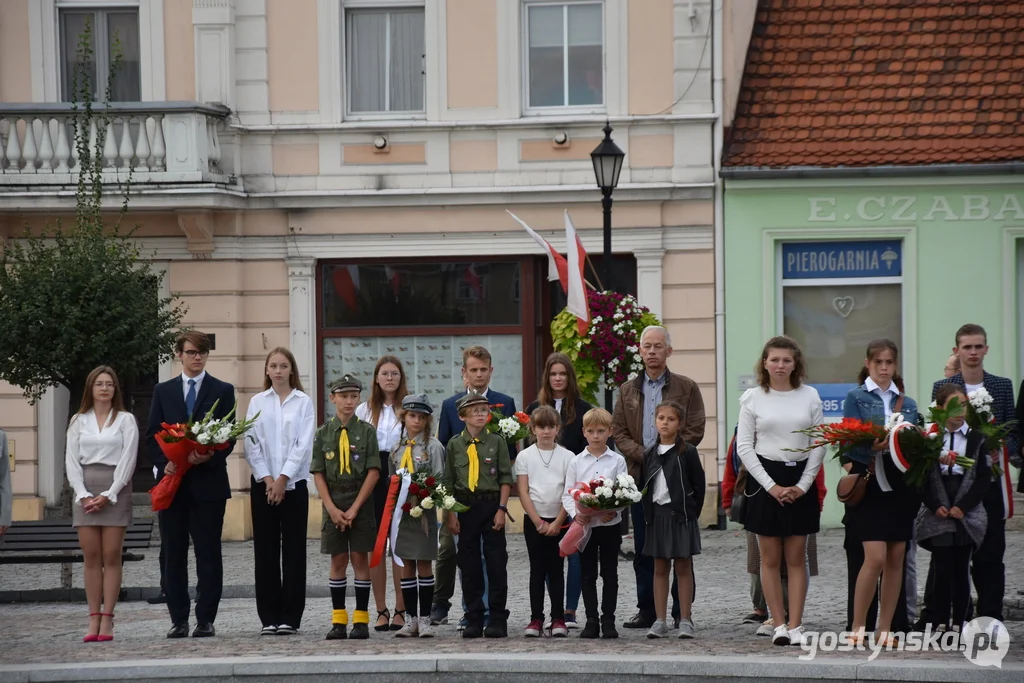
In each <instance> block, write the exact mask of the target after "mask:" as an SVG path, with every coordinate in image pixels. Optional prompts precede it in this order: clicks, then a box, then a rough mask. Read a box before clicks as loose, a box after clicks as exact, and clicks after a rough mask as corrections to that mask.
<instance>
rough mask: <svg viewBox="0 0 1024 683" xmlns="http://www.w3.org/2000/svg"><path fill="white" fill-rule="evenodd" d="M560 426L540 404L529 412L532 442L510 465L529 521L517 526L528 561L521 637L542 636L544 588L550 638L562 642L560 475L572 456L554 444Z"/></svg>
mask: <svg viewBox="0 0 1024 683" xmlns="http://www.w3.org/2000/svg"><path fill="white" fill-rule="evenodd" d="M561 426H562V420H561V417H560V416H559V414H558V411H556V410H555V409H554V408H552V407H551V406H547V405H542V406H540V407H539V408H537V409H536V410H534V411H533V412H532V413H530V433H531V434H533V436H534V438H536V439H537V443H535V444H534V445H532V446H530V447H529V448H527V449H525V450H523V452H521V453H520V454H519V456H518V457H517V458H516V462H515V473H516V487H517V490H518V494H519V502H520V503H522V505H523V511H524V512H525V513H526V516H527V517H529V520H528V521H527V522H525V523H524V524H523V534H524V535H525V537H526V552H527V554H528V555H529V557H530V623H529V624H528V625H527V627H526V631H525V632H524V635H525V636H526V637H527V638H539V637H540V636H541V635H543V628H544V584H545V583H546V584H547V586H548V593H549V595H550V597H551V635H552V636H554V637H556V638H565V637H566V636H567V635H568V634H569V631H568V629H567V627H566V624H565V572H564V568H565V563H564V561H563V560H562V556H561V555H560V554H559V550H558V542H559V541H560V540H561V539H562V536H564V535H565V529H564V528H563V525H564V523H565V518H566V512H565V508H564V507H562V493H563V492H564V491H565V488H566V485H567V483H566V480H565V476H566V473H567V472H568V471H569V463H571V462H572V460H573V458H575V457H576V455H575V454H574V453H573V452H572V451H570V450H569V449H567V448H565V447H563V446H560V445H558V444H557V443H555V438H556V437H557V436H558V430H559V429H560V428H561ZM570 483H571V484H575V483H576V482H570Z"/></svg>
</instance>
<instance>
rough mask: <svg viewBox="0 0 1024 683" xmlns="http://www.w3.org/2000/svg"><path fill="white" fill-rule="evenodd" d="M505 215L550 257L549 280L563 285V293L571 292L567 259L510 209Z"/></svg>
mask: <svg viewBox="0 0 1024 683" xmlns="http://www.w3.org/2000/svg"><path fill="white" fill-rule="evenodd" d="M505 213H507V214H508V215H509V216H512V218H513V219H514V220H515V222H516V223H519V225H521V226H523V230H525V231H526V232H527V234H528V235H529V236H530V237H532V238H533V241H534V242H536V243H537V244H538V245H540V248H541V249H543V250H544V251H545V252H546V253H547V255H548V280H550V281H551V282H554V281H555V280H558V281H559V282H561V283H562V291H564V292H568V291H569V264H568V262H567V261H566V260H565V257H564V256H562V255H561V254H559V253H558V250H557V249H555V248H554V247H553V246H551V243H550V242H548V241H547V240H546V239H544V238H543V237H541V236H540V235H538V234H537V232H536V231H535V230H534V229H533V228H531V227H530V226H529V225H527V224H526V221H524V220H523V219H522V218H520V217H519V216H517V215H515V214H514V213H512V212H511V211H509V210H508V209H505Z"/></svg>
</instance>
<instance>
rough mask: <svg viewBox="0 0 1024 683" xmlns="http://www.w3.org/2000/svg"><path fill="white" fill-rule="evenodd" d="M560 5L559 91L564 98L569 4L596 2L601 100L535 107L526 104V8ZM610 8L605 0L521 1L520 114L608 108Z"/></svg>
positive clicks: (592, 111)
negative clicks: (598, 24)
mask: <svg viewBox="0 0 1024 683" xmlns="http://www.w3.org/2000/svg"><path fill="white" fill-rule="evenodd" d="M545 5H546V6H556V7H564V8H565V10H564V12H563V21H562V40H563V42H562V49H563V55H562V69H563V71H562V77H563V83H562V88H563V92H564V93H565V94H566V98H565V99H566V101H568V100H569V98H568V89H569V81H568V78H567V72H568V60H569V21H568V17H569V14H568V8H569V5H600V7H601V94H602V97H603V99H604V102H603V103H601V104H599V105H596V104H587V105H577V106H573V105H566V106H556V107H535V106H532V105H531V104H530V19H529V17H530V8H531V7H543V6H545ZM609 10H610V8H609V7H608V3H607V2H606V0H528V1H527V2H524V3H523V6H522V14H521V18H520V26H521V27H522V29H521V30H520V67H519V69H520V73H521V74H522V81H521V92H520V97H522V102H523V114H524V115H525V116H552V115H555V116H565V115H571V114H603V113H605V112H607V111H608V100H609V96H608V89H609V88H608V80H609V78H608V77H609V73H608V47H609V40H608V12H609Z"/></svg>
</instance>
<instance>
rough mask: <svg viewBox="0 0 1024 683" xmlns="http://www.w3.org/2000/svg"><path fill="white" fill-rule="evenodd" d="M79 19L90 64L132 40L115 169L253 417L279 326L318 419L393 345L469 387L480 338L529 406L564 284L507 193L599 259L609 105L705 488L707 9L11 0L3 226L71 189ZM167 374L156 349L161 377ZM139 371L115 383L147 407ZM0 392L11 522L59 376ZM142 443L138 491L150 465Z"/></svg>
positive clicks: (233, 530) (63, 200) (436, 395)
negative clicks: (684, 388) (686, 382)
mask: <svg viewBox="0 0 1024 683" xmlns="http://www.w3.org/2000/svg"><path fill="white" fill-rule="evenodd" d="M716 5H719V3H716ZM719 9H720V5H719ZM87 16H91V17H92V21H93V24H94V26H95V27H96V28H95V30H94V35H95V40H96V45H95V47H96V53H97V55H98V57H97V66H96V72H97V74H98V76H97V79H96V80H97V81H98V83H99V85H101V86H102V85H104V84H105V80H106V77H105V76H103V74H104V73H106V66H105V65H106V63H107V62H108V60H109V59H110V54H111V45H112V44H113V42H114V41H115V40H116V41H117V42H118V43H119V44H120V47H121V50H122V54H123V58H122V59H123V62H122V63H123V68H122V69H121V70H120V71H119V72H118V74H117V75H116V76H115V82H114V83H112V84H111V89H112V91H113V92H114V93H115V97H114V99H117V100H119V102H118V103H117V104H116V105H115V107H114V108H115V109H116V110H117V114H118V116H117V118H116V119H115V121H114V123H113V124H112V126H111V128H110V129H109V130H108V141H107V145H106V147H105V149H104V157H105V159H106V160H107V161H108V170H107V174H108V176H109V178H110V179H111V180H115V179H117V178H118V177H124V175H125V173H126V167H127V166H128V165H133V166H134V168H135V171H134V173H133V179H132V182H133V187H132V198H131V203H130V210H129V213H128V217H127V220H128V221H129V222H131V223H132V224H137V225H138V226H139V230H138V232H137V235H138V239H139V240H140V242H141V246H142V248H143V250H144V252H145V253H150V254H153V261H152V263H153V266H154V268H156V269H158V270H160V271H162V272H164V273H166V275H167V277H166V279H165V283H166V287H167V292H168V293H174V294H177V295H178V296H180V297H181V299H182V300H183V302H184V303H185V304H187V306H188V315H187V318H186V322H187V323H188V325H190V326H193V327H196V328H198V329H201V330H203V331H206V332H208V333H213V334H214V335H215V350H214V351H213V353H212V354H211V358H210V363H209V366H208V367H209V370H210V372H211V373H213V374H214V375H216V376H218V377H220V378H222V379H224V380H227V381H230V382H233V383H234V384H235V386H236V388H237V390H238V395H239V400H240V405H239V409H240V411H242V410H244V409H245V406H246V404H247V402H248V399H249V398H250V397H251V396H252V395H253V394H254V393H256V392H257V391H258V390H259V389H260V387H261V383H262V378H263V363H264V359H265V355H266V352H267V350H268V349H270V348H273V347H275V346H278V345H283V346H288V347H290V348H291V349H292V350H293V352H294V353H295V355H296V357H297V360H298V364H299V369H300V371H301V375H302V381H303V383H304V385H305V386H306V388H307V391H308V392H309V393H310V394H311V395H312V396H313V397H314V400H315V401H316V402H317V403H318V404H319V405H320V406H321V409H320V410H321V417H322V416H323V414H324V406H325V405H326V395H325V390H324V389H325V387H326V386H327V385H328V384H329V383H330V382H331V381H332V380H333V379H335V378H337V377H339V376H340V375H342V374H344V373H347V372H351V373H355V374H356V375H358V376H360V377H362V379H363V380H364V381H365V382H367V383H368V382H369V379H370V377H369V375H370V374H371V372H372V368H373V364H374V361H375V360H376V358H377V357H378V356H379V355H380V354H383V353H394V354H395V355H398V356H399V357H400V358H402V360H403V361H404V362H405V364H406V368H407V373H408V375H409V379H410V389H411V390H415V391H420V392H425V393H427V394H428V395H429V396H431V398H432V399H433V400H434V402H435V403H437V404H439V403H440V400H441V399H442V398H443V397H444V396H446V395H449V394H451V393H452V392H454V391H455V390H456V389H458V388H460V387H461V380H460V376H459V367H460V365H461V350H462V349H463V348H464V347H465V346H468V345H471V344H476V343H482V344H484V345H486V346H487V347H488V348H490V350H491V351H492V353H493V354H494V358H495V361H494V365H495V378H494V382H493V384H494V386H495V387H498V388H500V389H501V390H502V391H504V392H506V393H509V394H511V395H512V396H514V397H515V399H516V401H517V402H521V403H522V404H525V403H528V402H529V401H530V400H531V399H532V398H533V397H534V396H535V395H536V391H537V381H538V377H539V374H540V369H541V367H542V364H543V359H544V356H545V355H546V353H547V352H548V351H549V350H550V340H549V335H548V331H547V323H548V321H549V320H550V318H551V316H552V315H553V314H554V313H556V312H557V311H558V310H559V308H560V307H561V305H562V302H561V301H560V299H559V292H557V291H555V290H554V289H553V287H552V285H551V283H549V282H548V281H547V279H546V273H545V272H544V269H545V267H546V266H545V263H546V261H545V259H544V258H543V256H542V255H541V254H539V253H538V252H537V249H536V246H535V244H534V243H533V242H532V240H530V238H529V237H528V236H527V235H526V234H525V233H524V232H523V231H522V230H521V229H520V228H519V227H518V226H517V225H516V224H515V223H514V222H513V221H512V220H511V219H510V218H509V217H508V216H507V215H506V213H505V211H506V210H511V211H513V212H515V213H516V214H517V215H519V216H520V217H522V218H523V219H524V220H526V221H527V222H528V223H529V224H530V225H531V226H532V227H534V228H535V229H536V230H538V232H540V233H541V234H542V235H544V236H545V237H547V238H548V239H549V240H550V241H551V242H552V243H553V244H554V245H556V246H557V247H563V246H564V237H563V236H562V235H563V234H564V232H563V231H562V212H563V210H565V209H568V210H569V211H570V212H571V214H572V217H573V220H574V221H575V224H576V226H577V228H578V229H579V230H580V233H581V236H582V239H583V242H584V245H585V247H586V248H587V250H588V251H589V252H590V253H591V255H592V256H593V257H594V260H595V265H597V267H598V272H601V270H600V269H601V259H600V258H599V256H600V252H601V226H602V214H601V208H600V202H599V199H600V194H599V191H598V190H597V188H596V187H595V184H594V175H593V170H592V167H591V162H590V158H589V154H590V152H591V151H592V150H593V148H594V147H595V146H596V145H597V143H598V142H599V140H600V139H601V136H602V134H601V128H602V127H603V126H604V125H605V122H606V121H609V122H610V123H611V125H612V126H613V127H614V139H615V141H616V142H617V144H618V145H619V146H620V147H621V148H622V149H623V150H624V151H625V152H626V159H625V165H624V168H623V171H622V176H621V180H620V184H619V186H618V188H617V189H616V191H615V194H614V199H615V205H614V226H615V230H614V238H613V250H614V253H615V256H614V259H615V260H614V264H613V266H614V270H615V273H616V282H615V285H616V287H617V288H619V289H622V290H627V289H628V290H632V291H634V292H635V293H636V294H637V295H638V296H639V299H640V301H641V303H642V304H644V305H646V306H648V307H649V308H651V310H653V311H654V312H655V313H657V314H658V315H659V316H661V317H662V318H663V319H664V320H665V322H666V324H667V326H668V328H669V329H670V331H671V333H672V335H673V337H674V341H675V347H676V353H675V354H674V355H673V356H672V359H671V367H672V368H673V370H675V371H678V372H682V373H685V374H687V375H689V376H691V377H693V378H694V379H695V380H696V381H697V382H698V383H699V384H700V386H701V390H702V393H703V396H704V401H705V404H706V405H707V407H708V414H709V427H708V430H707V436H706V437H705V439H704V442H703V443H702V444H701V453H702V456H703V458H704V461H705V466H706V469H707V470H708V481H709V483H710V485H712V486H713V485H714V483H715V482H717V471H718V467H717V462H718V457H717V456H718V453H717V451H718V447H719V443H718V441H719V439H718V438H717V437H718V433H719V429H716V428H715V426H716V424H717V423H716V419H717V416H718V414H719V413H718V411H717V410H716V406H717V405H718V397H717V393H716V379H717V377H716V367H718V364H717V363H716V360H717V358H716V327H715V325H716V318H715V309H716V306H715V303H716V301H715V256H714V241H715V239H714V238H715V234H714V233H715V230H714V225H715V188H716V173H715V171H716V163H715V161H714V153H715V150H716V143H715V139H716V138H715V136H716V130H720V125H719V124H720V119H719V116H718V112H717V110H716V107H715V98H714V97H713V92H714V91H715V88H716V78H715V74H716V73H717V71H716V69H714V68H713V59H712V57H713V54H715V53H716V52H718V53H720V52H721V45H719V46H718V48H717V50H716V48H715V42H714V41H713V40H712V37H713V35H721V33H722V31H721V27H720V26H719V27H718V28H717V31H718V33H715V31H716V29H715V27H714V24H715V22H714V21H713V20H712V16H713V14H712V5H711V4H710V3H709V2H699V1H687V0H563V1H561V2H551V1H549V0H543V1H536V2H535V1H534V0H389V1H383V0H129V1H118V2H107V3H104V2H92V1H77V0H10V1H8V2H4V3H3V7H2V8H0V143H2V144H0V150H2V152H0V169H2V170H0V230H2V231H3V232H2V233H0V234H2V235H4V236H6V237H8V238H10V237H12V236H14V235H15V234H16V233H17V231H18V230H20V229H21V227H22V224H23V223H28V224H30V225H40V224H42V223H44V222H45V221H46V220H49V219H51V218H52V217H53V216H54V215H55V214H60V213H61V212H66V211H68V210H69V208H70V207H73V198H72V196H71V195H72V194H73V178H74V170H75V162H76V160H75V154H74V152H73V144H69V141H68V140H67V139H66V137H67V136H66V134H65V133H64V131H66V129H67V126H66V125H62V122H64V121H66V119H67V117H68V107H67V105H66V104H62V102H65V101H66V100H67V99H69V97H70V92H71V84H70V83H69V82H68V81H69V79H68V76H67V74H68V72H69V71H70V70H71V69H72V66H73V59H74V52H73V46H74V44H75V41H76V36H77V35H78V34H79V33H80V31H81V28H82V26H84V22H85V21H86V17H87ZM719 85H720V84H719ZM111 201H112V208H116V201H117V197H116V193H115V196H113V197H112V199H111ZM177 372H179V368H178V367H176V366H175V365H174V364H173V363H168V364H166V365H165V366H163V367H160V368H154V369H153V373H152V374H153V376H152V381H156V380H158V379H159V380H163V379H168V378H170V377H172V376H173V375H174V374H176V373H177ZM147 391H148V389H147V386H145V385H140V386H138V387H131V388H129V393H130V394H131V395H132V398H133V404H134V405H133V410H134V411H135V412H136V414H137V415H140V417H142V419H143V420H144V419H145V414H146V406H147ZM0 406H2V410H0V413H2V415H3V420H2V423H3V426H4V428H5V429H6V430H7V432H8V435H9V437H10V438H11V439H13V440H15V441H16V451H15V452H16V455H15V471H14V483H15V492H16V494H17V504H16V515H17V517H16V518H19V519H32V518H38V517H40V516H41V515H42V514H43V512H44V508H45V506H47V505H53V504H54V503H55V502H56V497H57V495H58V493H59V491H60V485H61V478H62V466H63V465H62V463H63V457H62V454H63V427H64V425H65V424H66V418H67V416H66V414H65V413H66V394H64V392H63V391H62V390H60V389H57V390H54V391H51V392H50V393H49V394H47V396H46V398H44V399H43V400H42V401H41V402H40V403H39V404H38V405H37V406H29V405H28V404H27V403H25V401H24V400H23V399H22V398H21V395H20V391H19V390H18V389H17V388H15V387H10V386H0ZM147 463H148V460H147V459H146V458H140V468H139V474H138V477H137V478H136V491H140V490H145V487H146V486H148V485H149V484H150V483H151V475H147V471H148V464H147ZM229 469H230V474H231V483H232V487H233V489H234V490H235V492H236V493H235V497H234V499H233V500H232V501H231V502H230V504H229V512H228V517H227V519H226V524H225V537H226V538H245V537H247V536H248V533H249V532H248V526H249V522H248V518H247V511H248V504H247V491H248V488H249V481H250V476H249V471H248V468H247V465H246V463H245V460H244V458H243V456H242V452H241V449H240V448H239V449H237V450H236V452H235V453H234V454H233V455H232V456H231V458H230V459H229ZM147 476H149V479H147ZM710 498H711V499H712V503H711V505H710V506H709V510H708V511H706V513H707V516H708V518H709V519H713V518H714V510H713V509H712V508H713V507H714V500H715V499H716V498H715V496H710Z"/></svg>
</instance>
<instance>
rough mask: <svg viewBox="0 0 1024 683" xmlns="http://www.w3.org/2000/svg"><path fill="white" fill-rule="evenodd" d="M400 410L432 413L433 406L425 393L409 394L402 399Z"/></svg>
mask: <svg viewBox="0 0 1024 683" xmlns="http://www.w3.org/2000/svg"><path fill="white" fill-rule="evenodd" d="M402 410H404V411H406V412H410V413H423V414H424V415H433V414H434V408H433V406H431V405H430V401H428V400H427V397H426V395H425V394H409V395H408V396H406V397H405V398H403V399H402Z"/></svg>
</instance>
